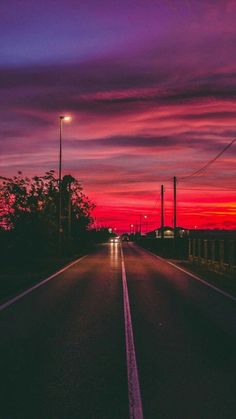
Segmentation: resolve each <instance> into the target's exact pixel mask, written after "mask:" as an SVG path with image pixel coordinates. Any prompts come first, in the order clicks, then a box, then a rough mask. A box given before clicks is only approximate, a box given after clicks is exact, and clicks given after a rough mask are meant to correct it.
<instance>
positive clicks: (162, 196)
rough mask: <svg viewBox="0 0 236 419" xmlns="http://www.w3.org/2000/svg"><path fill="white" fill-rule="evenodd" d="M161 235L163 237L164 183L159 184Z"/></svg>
mask: <svg viewBox="0 0 236 419" xmlns="http://www.w3.org/2000/svg"><path fill="white" fill-rule="evenodd" d="M161 237H162V238H163V237H164V185H161Z"/></svg>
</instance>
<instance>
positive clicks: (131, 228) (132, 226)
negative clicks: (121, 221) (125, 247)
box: [130, 224, 134, 235]
mask: <svg viewBox="0 0 236 419" xmlns="http://www.w3.org/2000/svg"><path fill="white" fill-rule="evenodd" d="M133 229H134V225H133V224H130V235H131V234H132V233H133V231H134V230H133Z"/></svg>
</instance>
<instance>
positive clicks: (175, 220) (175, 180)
mask: <svg viewBox="0 0 236 419" xmlns="http://www.w3.org/2000/svg"><path fill="white" fill-rule="evenodd" d="M176 184H177V179H176V176H174V235H175V237H176V227H177V224H176V223H177V205H176V203H177V201H176Z"/></svg>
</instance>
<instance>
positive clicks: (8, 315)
mask: <svg viewBox="0 0 236 419" xmlns="http://www.w3.org/2000/svg"><path fill="white" fill-rule="evenodd" d="M0 310H1V312H0V339H1V343H0V345H1V357H0V362H1V392H0V397H1V402H0V419H28V418H30V419H73V418H75V419H77V418H79V419H126V418H127V419H128V418H133V419H142V418H145V419H148V418H150V419H151V418H154V419H156V418H157V419H158V418H160V419H162V418H163V419H166V418H168V419H209V418H212V419H217V418H220V419H229V418H236V302H235V300H233V299H230V298H228V297H227V296H224V295H222V294H220V293H218V292H217V291H215V290H213V289H211V288H210V287H207V286H205V285H204V284H202V283H201V282H199V281H197V279H195V278H193V277H191V276H189V275H188V274H187V273H185V272H183V271H181V270H179V269H177V268H176V267H174V266H172V265H170V264H169V263H168V262H167V261H164V260H163V259H160V258H158V257H155V256H153V255H151V254H149V253H148V252H147V251H145V250H143V249H140V248H139V247H137V246H136V245H134V244H132V243H124V244H123V245H122V249H121V245H120V244H116V243H113V244H104V245H101V246H99V247H98V248H97V249H96V250H95V251H94V252H93V253H92V254H90V255H88V256H86V257H84V258H82V259H81V260H78V262H76V263H74V264H72V265H71V266H70V267H69V268H68V269H66V270H64V271H63V272H61V273H60V274H59V275H57V276H55V277H52V278H51V279H49V280H48V281H47V282H45V283H44V284H42V286H40V287H38V288H37V289H33V290H32V291H31V292H29V293H28V294H26V295H23V296H20V297H19V298H18V299H16V300H13V301H11V302H10V303H9V304H8V305H2V306H0Z"/></svg>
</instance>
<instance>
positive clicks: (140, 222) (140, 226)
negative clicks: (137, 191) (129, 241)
mask: <svg viewBox="0 0 236 419" xmlns="http://www.w3.org/2000/svg"><path fill="white" fill-rule="evenodd" d="M139 217H140V221H139V233H140V236H142V217H143V218H145V219H146V218H147V215H143V214H140V216H139Z"/></svg>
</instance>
